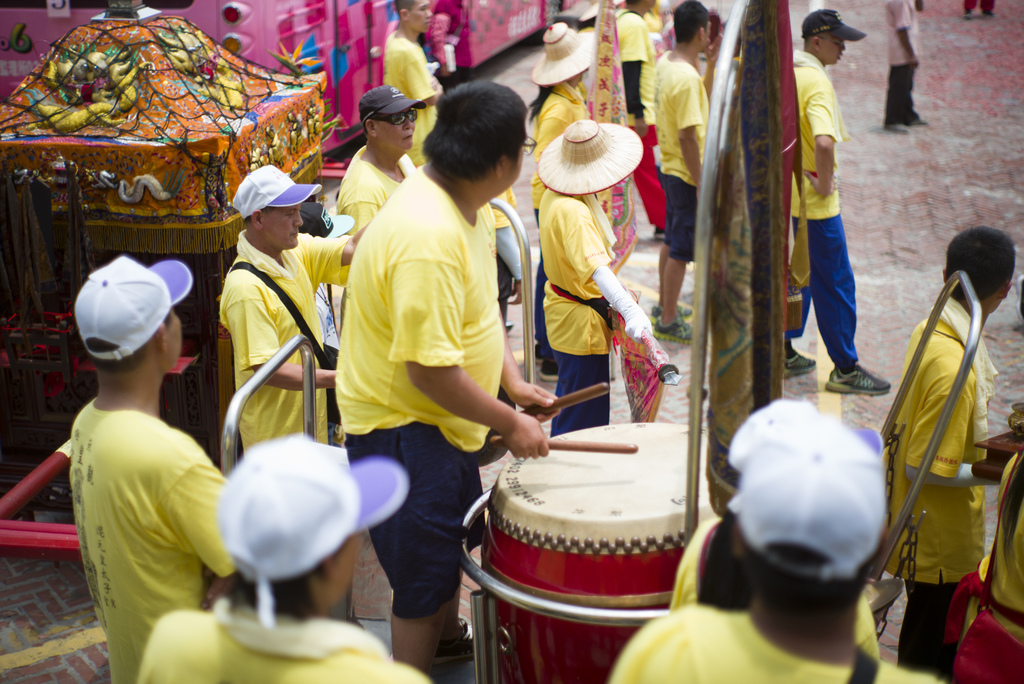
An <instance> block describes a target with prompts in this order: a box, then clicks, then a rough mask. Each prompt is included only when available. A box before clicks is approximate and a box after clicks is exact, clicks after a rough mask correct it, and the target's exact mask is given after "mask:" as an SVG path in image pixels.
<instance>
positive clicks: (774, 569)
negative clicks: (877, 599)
mask: <svg viewBox="0 0 1024 684" xmlns="http://www.w3.org/2000/svg"><path fill="white" fill-rule="evenodd" d="M744 546H745V547H746V548H745V553H744V556H743V567H744V570H745V571H746V575H747V581H748V582H749V583H750V587H751V590H752V592H753V595H754V596H756V597H758V598H759V599H760V600H761V601H762V603H763V604H764V606H765V607H766V608H767V609H768V610H770V611H772V612H773V613H779V614H784V615H790V616H795V617H808V616H812V615H814V616H821V615H829V614H838V613H842V612H843V611H846V610H849V609H850V608H851V607H852V606H854V605H855V604H856V603H857V601H858V600H859V599H860V594H861V592H862V591H863V589H864V582H865V581H866V579H867V575H868V568H869V566H870V565H871V561H870V560H869V561H868V562H867V563H865V564H864V565H863V566H861V568H860V570H859V571H858V572H857V575H856V576H855V577H854V578H852V579H848V580H831V581H822V580H817V579H811V578H808V577H806V576H800V575H797V574H795V573H792V572H789V571H787V570H783V569H781V568H780V567H779V566H778V565H777V564H776V563H773V562H772V561H771V560H769V559H768V558H767V557H766V555H765V554H762V553H759V552H757V551H755V550H754V549H752V548H750V546H749V545H748V544H746V543H744ZM770 551H771V554H772V557H774V558H780V559H784V560H785V562H786V564H787V566H793V567H807V568H814V567H816V566H820V565H822V564H824V563H825V562H826V558H825V557H824V556H823V555H821V554H820V553H818V552H817V551H814V550H813V549H808V548H806V547H802V546H797V545H792V544H774V545H772V546H771V547H770Z"/></svg>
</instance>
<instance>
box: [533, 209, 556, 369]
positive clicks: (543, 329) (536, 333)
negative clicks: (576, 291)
mask: <svg viewBox="0 0 1024 684" xmlns="http://www.w3.org/2000/svg"><path fill="white" fill-rule="evenodd" d="M533 217H534V218H535V219H537V227H538V228H539V227H540V211H539V210H537V209H534V210H533ZM547 282H548V274H547V273H545V272H544V254H543V253H542V254H541V255H540V264H538V265H537V285H536V287H535V288H534V290H533V338H534V339H535V340H537V358H540V359H553V358H555V352H554V351H553V350H552V349H551V345H550V344H548V326H547V323H546V322H545V321H544V285H545V283H547Z"/></svg>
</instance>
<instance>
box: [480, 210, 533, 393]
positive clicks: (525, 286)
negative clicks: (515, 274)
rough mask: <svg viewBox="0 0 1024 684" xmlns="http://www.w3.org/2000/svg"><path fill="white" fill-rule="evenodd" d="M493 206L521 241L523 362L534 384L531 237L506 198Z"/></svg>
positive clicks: (527, 374)
mask: <svg viewBox="0 0 1024 684" xmlns="http://www.w3.org/2000/svg"><path fill="white" fill-rule="evenodd" d="M491 206H492V207H494V208H495V209H497V210H498V211H500V212H501V213H503V214H504V215H505V216H506V217H507V218H508V221H509V223H511V224H512V228H513V230H512V232H513V233H515V235H516V241H517V242H518V243H519V262H520V263H521V264H522V266H523V279H522V280H521V281H520V287H521V288H522V289H521V290H520V292H521V293H522V295H521V298H522V300H523V304H522V306H523V362H524V367H525V371H526V373H525V375H526V382H528V383H530V384H531V385H532V384H534V383H536V382H537V359H536V358H535V357H534V354H533V350H532V349H531V348H530V346H531V345H532V344H533V258H532V257H531V256H530V238H529V237H528V236H527V235H526V228H525V227H524V226H523V221H522V220H521V219H520V218H519V214H518V213H516V210H515V209H513V208H512V205H510V204H509V203H508V202H506V201H505V200H500V199H492V200H491Z"/></svg>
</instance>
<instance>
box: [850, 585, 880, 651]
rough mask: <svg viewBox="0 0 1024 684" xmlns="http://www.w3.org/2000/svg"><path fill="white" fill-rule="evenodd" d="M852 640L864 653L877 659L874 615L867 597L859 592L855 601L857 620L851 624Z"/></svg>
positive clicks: (876, 635)
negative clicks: (858, 597)
mask: <svg viewBox="0 0 1024 684" xmlns="http://www.w3.org/2000/svg"><path fill="white" fill-rule="evenodd" d="M853 635H854V640H855V641H856V643H857V648H859V649H860V650H861V651H863V652H864V655H866V656H870V657H871V658H872V659H874V660H878V657H879V655H878V634H877V633H876V632H875V616H874V615H873V614H872V613H871V606H870V605H869V604H868V600H867V597H865V596H864V592H861V594H860V599H858V601H857V622H856V623H854V626H853Z"/></svg>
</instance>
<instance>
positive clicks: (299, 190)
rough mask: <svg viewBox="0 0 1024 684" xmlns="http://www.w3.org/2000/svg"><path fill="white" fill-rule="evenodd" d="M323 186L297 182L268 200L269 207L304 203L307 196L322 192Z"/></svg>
mask: <svg viewBox="0 0 1024 684" xmlns="http://www.w3.org/2000/svg"><path fill="white" fill-rule="evenodd" d="M322 189H323V187H322V186H321V185H319V184H314V185H300V184H299V183H296V184H295V185H293V186H291V187H290V188H288V189H287V190H285V191H284V192H282V193H281V194H280V195H278V196H277V197H275V198H274V199H272V200H271V201H269V202H267V206H268V207H293V206H295V205H296V204H302V203H303V202H305V201H306V198H308V197H310V196H311V195H315V194H316V193H318V192H320V190H322Z"/></svg>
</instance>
